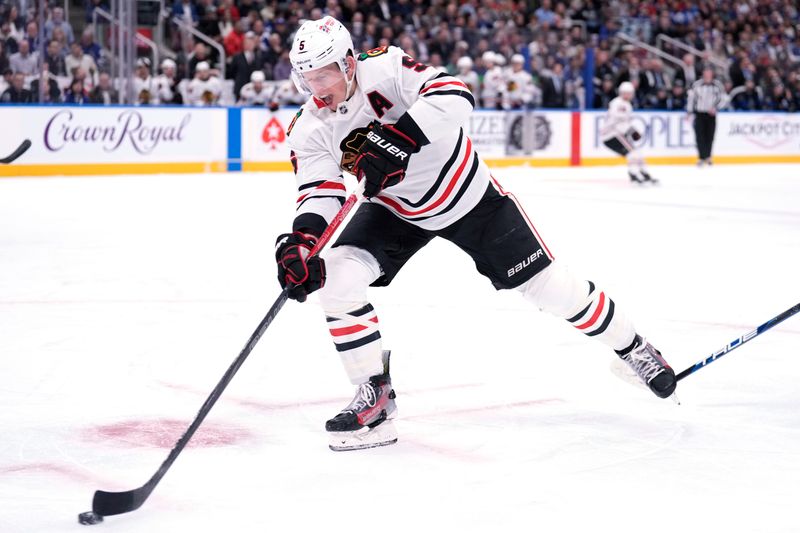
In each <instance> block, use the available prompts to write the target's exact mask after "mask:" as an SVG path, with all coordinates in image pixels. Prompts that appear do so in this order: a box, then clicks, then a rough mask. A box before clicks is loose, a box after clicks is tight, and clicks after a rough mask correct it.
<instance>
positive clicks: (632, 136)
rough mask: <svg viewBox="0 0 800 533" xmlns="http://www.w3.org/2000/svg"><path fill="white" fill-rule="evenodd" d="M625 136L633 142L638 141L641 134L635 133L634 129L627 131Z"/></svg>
mask: <svg viewBox="0 0 800 533" xmlns="http://www.w3.org/2000/svg"><path fill="white" fill-rule="evenodd" d="M627 136H628V137H629V138H630V139H633V140H634V141H638V140H639V139H641V138H642V134H641V133H639V132H638V131H636V130H635V129H634V128H631V129H629V130H628V133H627Z"/></svg>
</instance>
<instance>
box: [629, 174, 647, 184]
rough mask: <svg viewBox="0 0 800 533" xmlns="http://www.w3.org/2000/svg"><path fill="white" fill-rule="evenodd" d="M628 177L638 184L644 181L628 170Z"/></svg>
mask: <svg viewBox="0 0 800 533" xmlns="http://www.w3.org/2000/svg"><path fill="white" fill-rule="evenodd" d="M628 177H630V178H631V182H632V183H638V184H642V183H644V182H643V181H642V180H640V179H639V176H637V175H636V174H634V173H633V172H628Z"/></svg>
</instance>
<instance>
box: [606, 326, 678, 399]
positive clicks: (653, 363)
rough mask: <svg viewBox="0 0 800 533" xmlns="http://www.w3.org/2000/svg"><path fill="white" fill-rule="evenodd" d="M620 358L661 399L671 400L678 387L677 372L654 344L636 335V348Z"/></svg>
mask: <svg viewBox="0 0 800 533" xmlns="http://www.w3.org/2000/svg"><path fill="white" fill-rule="evenodd" d="M620 358H621V359H622V360H623V361H625V362H626V363H628V366H630V367H631V368H632V369H633V370H634V371H635V372H636V374H637V375H638V376H639V379H641V380H642V381H643V382H644V383H645V384H646V385H647V386H648V387H649V388H650V390H651V391H653V394H655V395H656V396H658V397H659V398H669V397H670V396H671V395H672V394H673V393H674V392H675V387H676V385H677V381H676V380H675V372H674V371H673V370H672V368H671V367H670V366H669V365H668V364H667V362H666V361H665V360H664V358H663V357H662V356H661V352H659V351H658V350H656V349H655V348H654V347H653V345H652V344H650V343H649V342H647V341H646V340H645V339H643V338H642V337H640V336H639V335H636V340H635V345H634V348H633V349H632V350H631V351H630V352H628V353H627V354H625V355H620Z"/></svg>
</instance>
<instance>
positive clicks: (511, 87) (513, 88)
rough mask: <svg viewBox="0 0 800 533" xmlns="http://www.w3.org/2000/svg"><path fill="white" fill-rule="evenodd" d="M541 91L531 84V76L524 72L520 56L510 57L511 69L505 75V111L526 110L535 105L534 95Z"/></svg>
mask: <svg viewBox="0 0 800 533" xmlns="http://www.w3.org/2000/svg"><path fill="white" fill-rule="evenodd" d="M537 91H538V92H539V100H540V101H541V91H539V90H538V88H537V87H536V85H535V84H534V83H533V76H531V73H530V72H528V71H527V70H525V58H524V57H523V56H522V54H514V55H513V56H511V69H510V70H509V72H507V74H506V91H505V103H504V105H503V107H504V108H505V109H526V108H529V107H531V106H533V105H534V104H535V98H536V93H537Z"/></svg>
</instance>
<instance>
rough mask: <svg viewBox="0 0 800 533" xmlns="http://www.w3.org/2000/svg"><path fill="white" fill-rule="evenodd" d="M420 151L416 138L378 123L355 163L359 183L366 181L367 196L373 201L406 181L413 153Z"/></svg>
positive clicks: (355, 172) (365, 192) (375, 122)
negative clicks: (380, 194) (373, 198)
mask: <svg viewBox="0 0 800 533" xmlns="http://www.w3.org/2000/svg"><path fill="white" fill-rule="evenodd" d="M419 148H420V147H419V144H418V143H417V142H416V141H415V140H414V139H412V138H411V137H409V136H408V135H406V134H405V133H403V132H401V131H400V130H399V129H397V128H396V127H395V126H392V125H390V124H386V125H384V124H381V123H380V122H378V121H374V122H373V123H372V128H371V129H370V130H369V131H368V132H367V140H366V141H364V144H363V145H362V146H361V154H360V155H359V156H358V158H357V159H356V161H355V163H354V164H353V173H354V174H355V175H356V178H358V181H361V180H362V179H363V180H366V184H365V185H364V196H365V197H367V198H372V197H373V196H376V195H377V194H378V193H380V192H381V191H382V190H383V189H386V188H387V187H391V186H392V185H397V184H398V183H400V182H401V181H403V178H405V177H406V169H407V168H408V161H409V159H411V154H414V153H417V152H418V151H419Z"/></svg>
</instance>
